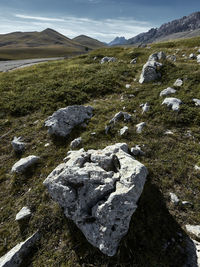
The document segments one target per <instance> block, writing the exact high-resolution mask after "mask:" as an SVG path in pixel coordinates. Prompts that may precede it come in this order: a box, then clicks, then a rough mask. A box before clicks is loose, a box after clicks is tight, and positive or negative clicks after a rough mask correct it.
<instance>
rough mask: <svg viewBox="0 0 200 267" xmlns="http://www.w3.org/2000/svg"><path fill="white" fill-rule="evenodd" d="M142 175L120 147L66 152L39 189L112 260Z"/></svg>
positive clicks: (134, 205)
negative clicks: (49, 196)
mask: <svg viewBox="0 0 200 267" xmlns="http://www.w3.org/2000/svg"><path fill="white" fill-rule="evenodd" d="M147 173H148V172H147V169H146V168H145V166H144V165H142V164H141V163H140V162H138V161H136V160H135V159H134V158H133V157H132V156H131V155H130V154H128V146H127V144H123V143H122V144H115V145H113V146H108V147H106V148H104V149H103V150H89V151H87V152H85V151H84V149H81V150H78V151H70V152H68V155H67V158H66V159H65V163H62V164H60V165H59V166H58V167H57V168H56V169H55V170H54V171H53V172H52V173H51V174H50V175H49V176H48V177H47V179H46V180H45V181H44V184H45V185H46V186H47V188H48V191H49V193H50V195H51V196H52V198H53V199H54V200H55V201H57V202H58V203H59V204H60V206H62V207H63V208H64V213H65V216H66V217H68V218H70V219H72V220H73V221H74V222H75V223H76V225H77V226H78V227H79V228H80V229H81V231H82V232H83V234H84V235H85V237H86V238H87V240H88V241H89V242H90V243H91V244H92V245H93V246H95V247H97V248H99V249H100V250H101V251H102V252H103V253H105V254H107V255H108V256H113V255H114V254H115V253H116V250H117V247H118V244H119V242H120V240H121V238H122V237H123V236H124V235H126V233H127V231H128V228H129V223H130V220H131V217H132V214H133V213H134V212H135V210H136V208H137V201H138V199H139V197H140V195H141V193H142V190H143V186H144V183H145V180H146V176H147Z"/></svg>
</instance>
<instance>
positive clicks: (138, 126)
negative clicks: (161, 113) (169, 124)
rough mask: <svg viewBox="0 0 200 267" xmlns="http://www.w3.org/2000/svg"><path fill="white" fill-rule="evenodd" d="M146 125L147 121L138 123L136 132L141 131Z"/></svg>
mask: <svg viewBox="0 0 200 267" xmlns="http://www.w3.org/2000/svg"><path fill="white" fill-rule="evenodd" d="M145 126H146V123H145V122H140V123H138V124H137V125H136V128H137V129H136V132H137V133H141V132H142V130H143V128H144V127H145Z"/></svg>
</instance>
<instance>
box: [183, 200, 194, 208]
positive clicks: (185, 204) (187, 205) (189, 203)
mask: <svg viewBox="0 0 200 267" xmlns="http://www.w3.org/2000/svg"><path fill="white" fill-rule="evenodd" d="M181 204H182V206H183V207H190V208H192V207H193V206H194V205H193V204H192V203H191V202H189V201H182V202H181Z"/></svg>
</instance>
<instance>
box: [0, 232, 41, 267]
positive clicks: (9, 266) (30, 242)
mask: <svg viewBox="0 0 200 267" xmlns="http://www.w3.org/2000/svg"><path fill="white" fill-rule="evenodd" d="M38 239H39V233H38V232H36V233H35V234H33V235H32V236H31V237H29V238H28V239H26V240H25V241H24V242H21V243H19V244H17V245H16V246H15V247H14V248H12V249H11V250H10V251H8V252H7V253H6V254H5V255H4V256H2V257H1V258H0V267H20V266H21V263H22V261H23V260H24V259H25V258H26V257H27V256H28V255H29V253H31V248H32V247H33V246H34V245H35V243H36V242H37V241H38Z"/></svg>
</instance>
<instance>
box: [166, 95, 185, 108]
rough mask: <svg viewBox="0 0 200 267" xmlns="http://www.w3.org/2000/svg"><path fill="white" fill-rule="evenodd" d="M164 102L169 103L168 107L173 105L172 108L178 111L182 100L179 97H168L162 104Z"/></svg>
mask: <svg viewBox="0 0 200 267" xmlns="http://www.w3.org/2000/svg"><path fill="white" fill-rule="evenodd" d="M164 104H165V105H167V106H168V107H171V108H172V110H174V111H177V110H179V108H180V105H181V104H182V101H181V100H180V99H178V98H174V97H168V98H165V100H164V101H163V102H162V105H164Z"/></svg>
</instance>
